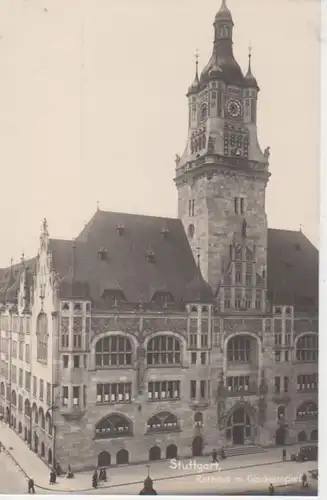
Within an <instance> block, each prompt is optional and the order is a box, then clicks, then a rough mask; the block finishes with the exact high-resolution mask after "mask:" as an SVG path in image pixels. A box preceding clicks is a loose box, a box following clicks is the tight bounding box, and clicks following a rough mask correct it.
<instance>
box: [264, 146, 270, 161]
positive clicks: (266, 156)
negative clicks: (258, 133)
mask: <svg viewBox="0 0 327 500" xmlns="http://www.w3.org/2000/svg"><path fill="white" fill-rule="evenodd" d="M263 154H264V157H265V158H267V160H269V156H270V146H267V147H266V149H265V150H264V153H263Z"/></svg>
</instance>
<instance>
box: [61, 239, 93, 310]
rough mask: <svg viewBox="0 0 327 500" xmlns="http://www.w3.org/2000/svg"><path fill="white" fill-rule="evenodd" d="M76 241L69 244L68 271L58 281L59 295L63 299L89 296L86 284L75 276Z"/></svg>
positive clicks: (83, 298) (86, 297)
mask: <svg viewBox="0 0 327 500" xmlns="http://www.w3.org/2000/svg"><path fill="white" fill-rule="evenodd" d="M77 272H78V270H77V257H76V243H75V241H73V243H72V246H71V265H70V268H69V271H68V273H67V274H66V275H65V276H64V277H63V279H62V280H61V281H60V296H61V297H62V298H65V299H78V300H86V299H88V298H89V287H88V284H87V283H85V282H84V281H82V280H79V279H78V276H77Z"/></svg>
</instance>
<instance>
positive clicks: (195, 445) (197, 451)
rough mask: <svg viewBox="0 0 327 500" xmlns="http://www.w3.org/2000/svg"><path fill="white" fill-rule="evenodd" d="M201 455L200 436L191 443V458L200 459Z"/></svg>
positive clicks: (201, 442)
mask: <svg viewBox="0 0 327 500" xmlns="http://www.w3.org/2000/svg"><path fill="white" fill-rule="evenodd" d="M202 453H203V438H202V436H196V437H195V438H194V439H193V442H192V456H193V457H201V455H202Z"/></svg>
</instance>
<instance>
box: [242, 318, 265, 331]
mask: <svg viewBox="0 0 327 500" xmlns="http://www.w3.org/2000/svg"><path fill="white" fill-rule="evenodd" d="M243 323H244V329H245V330H246V331H248V332H253V333H258V334H260V333H262V321H261V319H246V320H244V322H243Z"/></svg>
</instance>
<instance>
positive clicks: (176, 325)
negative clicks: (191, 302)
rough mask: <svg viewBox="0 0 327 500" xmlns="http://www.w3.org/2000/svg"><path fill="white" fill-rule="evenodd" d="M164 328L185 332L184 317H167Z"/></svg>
mask: <svg viewBox="0 0 327 500" xmlns="http://www.w3.org/2000/svg"><path fill="white" fill-rule="evenodd" d="M166 329H167V330H172V331H174V332H178V333H181V334H185V333H186V330H187V323H186V318H167V319H166Z"/></svg>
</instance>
